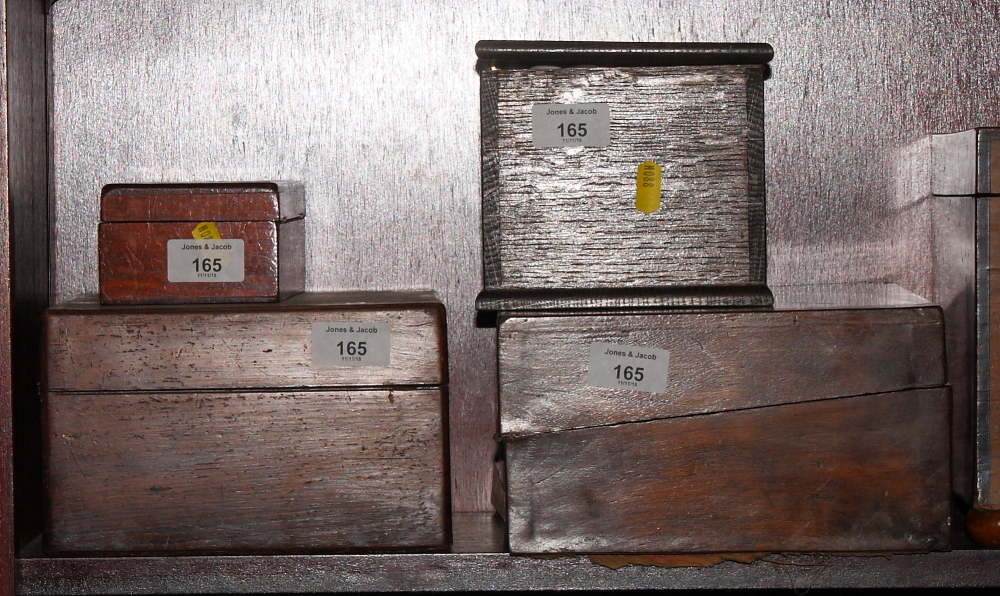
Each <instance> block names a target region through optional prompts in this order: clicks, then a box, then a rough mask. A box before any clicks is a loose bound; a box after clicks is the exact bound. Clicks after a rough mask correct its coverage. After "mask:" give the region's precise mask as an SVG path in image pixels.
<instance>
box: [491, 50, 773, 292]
mask: <svg viewBox="0 0 1000 596" xmlns="http://www.w3.org/2000/svg"><path fill="white" fill-rule="evenodd" d="M538 60H539V61H540V62H539V64H544V57H543V56H539V57H538ZM763 73H764V66H762V65H724V66H665V67H630V68H610V67H603V68H595V67H585V68H564V69H557V70H533V69H521V70H496V69H494V70H486V71H483V72H481V73H480V78H481V83H480V85H481V91H480V96H481V98H482V104H481V105H482V107H481V109H482V131H481V135H480V137H481V140H482V179H483V185H482V195H483V268H484V273H483V275H484V285H485V287H486V289H487V290H497V289H580V288H620V287H649V286H664V285H675V286H686V285H700V284H706V285H720V286H727V285H730V286H732V285H752V284H764V282H765V281H766V273H767V246H766V242H765V232H766V230H765V213H764V211H765V200H764V184H763V182H764V102H763V97H764V88H763V87H764V74H763ZM544 103H603V104H607V105H608V107H609V110H610V112H611V116H610V125H609V126H610V143H609V145H608V146H607V147H557V148H538V147H536V146H535V145H534V143H533V137H534V135H535V134H536V133H535V132H534V131H533V117H532V106H534V105H536V104H544ZM592 134H596V131H594V132H593V133H592ZM646 161H653V162H655V163H656V164H658V165H660V166H662V168H663V178H662V183H661V188H662V191H661V203H660V208H659V209H658V210H656V211H654V212H652V213H643V212H642V211H640V210H638V209H636V208H635V201H636V170H637V168H638V167H639V165H640V164H642V163H644V162H646Z"/></svg>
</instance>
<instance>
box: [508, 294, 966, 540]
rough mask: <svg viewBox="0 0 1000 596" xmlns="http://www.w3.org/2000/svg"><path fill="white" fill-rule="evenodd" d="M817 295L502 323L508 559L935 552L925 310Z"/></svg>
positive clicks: (934, 400)
mask: <svg viewBox="0 0 1000 596" xmlns="http://www.w3.org/2000/svg"><path fill="white" fill-rule="evenodd" d="M830 289H832V290H833V291H834V292H839V294H840V295H839V296H834V297H833V298H834V299H832V300H831V299H830V294H829V292H826V293H817V292H816V291H815V290H814V289H808V288H803V289H790V288H781V289H776V290H775V296H776V302H777V304H776V307H775V309H774V310H773V311H744V312H733V311H727V312H704V311H702V312H676V313H662V312H661V313H659V314H632V315H618V316H607V315H600V314H595V315H575V316H566V315H563V316H552V315H548V316H539V315H534V316H520V315H518V316H501V318H500V324H499V350H500V360H499V368H500V383H499V385H500V419H501V429H502V435H503V437H504V444H505V452H506V479H501V480H504V484H505V487H506V499H507V502H506V513H507V516H508V521H509V532H510V547H511V551H512V552H519V553H553V552H611V553H630V552H637V553H639V552H644V553H650V552H706V551H775V550H778V551H861V550H869V551H886V550H927V549H941V548H946V547H947V544H948V541H949V539H950V533H949V532H950V510H951V500H950V494H951V490H950V449H949V441H950V434H949V431H950V426H949V425H950V414H949V412H950V409H949V408H950V395H949V391H948V388H947V387H946V386H945V367H944V348H943V343H944V330H943V325H942V314H941V309H940V308H939V307H937V306H935V305H932V304H929V303H927V302H925V301H923V300H921V299H919V298H918V297H916V296H914V295H912V294H909V293H906V292H905V291H903V290H901V289H899V288H894V287H891V286H890V287H884V286H876V287H871V286H857V287H853V288H852V287H846V288H845V287H839V288H828V290H830ZM838 304H839V306H838ZM601 371H603V376H602V373H601ZM636 385H638V387H636ZM502 507H503V505H502V504H501V508H502Z"/></svg>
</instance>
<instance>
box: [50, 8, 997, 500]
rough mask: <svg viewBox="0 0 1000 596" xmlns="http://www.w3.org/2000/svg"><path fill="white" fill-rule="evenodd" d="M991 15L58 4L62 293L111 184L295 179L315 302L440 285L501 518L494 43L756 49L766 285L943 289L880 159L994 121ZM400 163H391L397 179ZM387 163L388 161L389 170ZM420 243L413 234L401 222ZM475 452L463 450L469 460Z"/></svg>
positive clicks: (56, 235)
mask: <svg viewBox="0 0 1000 596" xmlns="http://www.w3.org/2000/svg"><path fill="white" fill-rule="evenodd" d="M997 30H1000V16H998V14H997V11H996V4H995V3H992V2H985V3H967V2H962V1H960V0H951V1H949V2H945V3H942V2H937V1H932V0H918V1H916V2H904V1H903V0H891V1H889V2H884V3H878V4H872V3H850V4H847V3H844V4H831V3H828V2H823V1H821V0H811V1H808V2H799V1H795V0H767V1H765V2H751V1H749V0H743V1H737V2H729V1H723V0H717V1H710V2H694V1H691V0H683V1H680V2H674V3H671V4H670V5H669V7H664V6H661V5H660V4H659V3H657V2H654V1H653V0H644V1H642V2H632V1H626V0H611V1H598V0H579V1H577V2H563V1H557V0H549V1H545V2H531V1H528V0H517V1H512V2H502V3H500V2H486V3H480V4H476V5H469V4H468V3H465V2H458V1H456V0H449V1H442V2H437V3H434V4H432V5H427V4H414V3H408V2H402V1H401V0H381V1H376V2H362V1H360V0H355V1H351V2H340V3H330V2H325V1H323V0H305V1H303V2H296V3H294V4H289V5H284V4H282V3H275V2H271V1H267V0H248V1H243V2H226V3H221V4H219V3H191V2H185V1H183V0H167V1H157V2H154V1H152V0H141V1H133V0H61V1H60V2H58V3H56V4H55V5H54V7H53V9H52V113H51V116H52V146H53V164H52V167H53V174H54V176H53V181H52V189H53V201H54V218H53V228H52V229H53V263H54V268H53V272H52V275H53V280H54V284H53V288H52V297H53V300H64V299H66V298H70V297H72V296H73V295H75V294H77V293H79V292H83V291H91V292H94V291H96V290H97V268H96V259H97V251H96V246H97V240H96V238H97V236H96V234H97V231H96V222H97V219H98V197H99V192H100V188H101V185H102V184H104V183H108V182H140V181H142V182H149V181H182V180H236V179H243V180H261V179H296V180H300V181H302V182H303V183H304V184H305V185H306V193H307V201H308V206H307V211H308V213H309V221H308V223H307V271H308V273H307V279H306V288H307V290H332V289H361V288H372V289H378V288H393V287H395V288H400V287H422V288H433V289H435V290H436V291H438V292H439V294H440V295H441V296H442V298H443V300H444V301H445V303H446V305H447V307H448V310H449V314H450V317H451V323H452V324H451V325H449V334H450V344H451V348H452V350H453V352H454V353H455V354H456V355H457V357H456V358H453V359H452V361H451V372H452V374H451V378H452V386H451V388H452V397H453V399H452V422H453V425H452V433H453V439H454V444H455V445H456V454H455V455H456V459H455V462H454V463H455V466H454V471H455V472H454V473H455V479H454V480H455V487H454V488H455V493H454V494H455V502H456V506H457V507H458V508H460V509H471V510H474V509H482V510H486V509H488V508H489V486H490V484H489V481H490V474H491V465H490V461H491V457H492V453H493V449H494V446H493V441H492V435H493V433H494V432H495V431H496V429H495V420H496V411H495V409H494V405H493V404H494V399H495V395H496V386H495V379H494V371H495V368H494V367H495V356H494V354H495V351H494V350H495V344H494V343H493V341H494V336H493V331H492V330H488V329H476V328H475V327H474V326H473V317H474V312H473V309H472V304H473V301H474V299H475V296H476V293H477V292H478V291H479V290H480V289H481V288H482V278H481V275H482V273H481V258H480V250H481V238H480V229H481V228H480V223H481V222H480V196H479V183H480V180H479V151H478V131H479V108H478V105H479V95H478V85H479V77H478V76H477V74H476V72H475V68H474V65H475V55H474V53H473V47H474V45H475V43H476V41H478V40H480V39H554V38H559V39H597V40H634V41H722V40H725V41H753V42H757V41H763V42H768V43H770V44H771V45H773V46H774V48H775V59H774V60H773V61H772V62H771V67H772V71H773V76H772V77H771V79H770V80H768V81H767V83H766V84H765V85H766V93H765V94H766V107H765V110H766V113H765V133H766V138H767V152H766V158H767V195H768V222H769V223H768V247H769V248H768V254H769V267H768V279H769V280H770V281H771V283H809V282H840V281H854V280H873V279H874V280H884V281H898V282H902V283H904V285H906V286H907V287H909V288H910V289H912V290H915V291H917V292H918V293H921V294H924V295H926V294H927V293H928V292H927V290H928V288H929V275H930V274H929V270H928V269H925V268H924V267H923V265H921V263H922V262H923V261H922V257H921V255H923V254H926V252H927V251H926V244H927V239H926V237H925V236H924V235H922V233H912V229H911V224H910V223H909V222H910V220H909V219H907V218H906V217H904V216H905V215H906V214H905V213H903V211H902V207H900V204H899V203H898V202H896V201H895V197H897V196H898V195H899V193H900V192H902V191H901V190H900V184H898V183H899V182H900V180H899V177H898V176H899V174H898V173H897V172H896V171H895V170H894V169H893V167H892V165H891V163H890V161H891V160H890V159H889V158H887V157H886V156H888V155H891V154H892V152H893V151H895V150H896V149H898V148H899V147H901V146H903V145H905V144H906V143H908V142H910V141H911V140H913V139H915V138H917V137H918V136H919V135H921V134H923V133H926V132H947V131H955V130H963V129H967V128H970V127H973V126H980V125H989V124H991V123H995V122H996V114H997V113H1000V88H998V87H997V86H995V85H990V84H986V83H985V82H988V81H992V80H996V79H997V77H998V75H1000V65H998V63H997V62H996V61H995V60H993V58H992V57H993V56H996V55H997V54H998V52H1000V40H998V38H997V36H996V33H995V32H996V31H997ZM386 164H392V168H391V169H390V168H388V167H386ZM376 166H377V167H376ZM404 230H405V232H403V231H404ZM458 446H462V448H460V449H459V448H458Z"/></svg>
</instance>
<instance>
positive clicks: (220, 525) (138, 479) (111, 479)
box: [43, 292, 451, 554]
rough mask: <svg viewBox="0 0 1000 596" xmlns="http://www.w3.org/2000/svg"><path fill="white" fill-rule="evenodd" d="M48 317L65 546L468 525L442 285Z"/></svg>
mask: <svg viewBox="0 0 1000 596" xmlns="http://www.w3.org/2000/svg"><path fill="white" fill-rule="evenodd" d="M95 298H96V297H85V298H79V299H76V300H73V301H70V302H68V303H66V304H64V305H62V306H59V307H56V308H53V309H50V310H49V311H47V313H46V315H45V335H44V342H45V343H44V347H45V380H44V386H43V412H44V414H43V416H44V458H45V483H46V506H45V507H46V525H45V531H44V546H45V548H46V550H47V551H48V552H51V553H56V554H95V553H124V554H149V553H163V554H171V553H174V554H176V553H228V554H237V553H245V552H288V553H295V552H327V551H344V550H359V549H360V550H399V549H421V550H428V549H431V550H434V549H438V550H439V549H443V548H446V547H447V546H448V545H449V544H450V541H451V526H450V523H451V522H450V519H451V512H450V511H451V506H450V493H449V473H448V442H447V437H448V424H447V412H448V404H447V369H448V367H447V351H446V336H445V312H444V307H443V306H442V305H441V304H440V303H439V302H438V301H437V299H436V298H435V297H434V296H433V294H430V293H421V292H378V293H366V292H355V293H338V294H312V293H303V294H299V295H297V296H293V297H292V298H290V299H288V300H286V301H284V302H282V303H281V304H279V305H272V304H251V305H191V306H185V305H174V306H159V307H156V308H153V307H148V306H138V307H137V306H101V305H99V304H97V301H96V299H95Z"/></svg>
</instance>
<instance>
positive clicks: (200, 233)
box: [191, 185, 659, 240]
mask: <svg viewBox="0 0 1000 596" xmlns="http://www.w3.org/2000/svg"><path fill="white" fill-rule="evenodd" d="M657 188H659V185H657ZM657 193H659V190H657ZM657 197H659V195H658V194H657ZM191 235H192V236H194V239H195V240H222V236H220V235H219V229H218V228H216V227H215V224H214V223H212V222H210V221H203V222H201V223H200V224H198V225H196V226H195V227H194V229H193V230H191Z"/></svg>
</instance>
